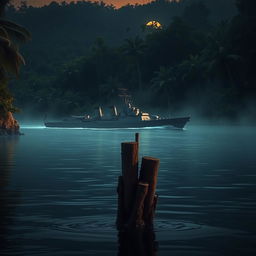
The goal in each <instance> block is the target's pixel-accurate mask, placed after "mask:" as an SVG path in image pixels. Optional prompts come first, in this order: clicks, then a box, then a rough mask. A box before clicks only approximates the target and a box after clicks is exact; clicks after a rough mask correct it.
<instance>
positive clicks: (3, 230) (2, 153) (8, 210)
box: [0, 137, 20, 255]
mask: <svg viewBox="0 0 256 256" xmlns="http://www.w3.org/2000/svg"><path fill="white" fill-rule="evenodd" d="M17 140H18V138H17V137H15V138H11V137H7V138H6V137H4V138H0V255H3V254H4V252H5V251H6V250H8V248H11V247H12V248H13V246H14V244H13V241H12V242H10V241H9V239H8V234H9V228H10V226H11V225H12V224H13V216H14V210H15V207H16V205H17V204H18V201H19V197H20V194H19V192H17V191H13V190H10V189H9V183H10V176H11V170H12V166H13V165H14V162H13V161H14V160H13V154H14V150H15V144H16V143H17Z"/></svg>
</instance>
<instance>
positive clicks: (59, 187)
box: [0, 125, 256, 256]
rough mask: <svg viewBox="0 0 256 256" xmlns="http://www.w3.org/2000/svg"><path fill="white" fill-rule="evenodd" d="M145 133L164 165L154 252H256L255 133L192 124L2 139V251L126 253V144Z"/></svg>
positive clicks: (151, 152) (145, 145) (146, 151)
mask: <svg viewBox="0 0 256 256" xmlns="http://www.w3.org/2000/svg"><path fill="white" fill-rule="evenodd" d="M138 131H139V132H140V134H141V146H140V149H141V152H140V155H141V156H143V155H148V156H153V157H158V158H160V160H161V166H160V170H159V176H158V187H157V191H158V194H159V201H158V206H157V215H156V219H155V241H154V244H155V245H156V244H158V249H157V248H156V247H157V246H155V250H157V251H155V252H152V254H147V255H158V256H163V255H174V256H176V255H182V256H183V255H189V256H190V255H192V256H193V255H206V256H207V255H241V256H243V255H256V243H255V241H256V157H255V155H256V154H255V153H256V129H255V127H235V126H230V127H221V126H220V127H217V126H216V127H214V126H192V125H190V126H188V128H187V129H186V130H184V131H178V130H171V129H166V128H154V129H140V130H136V129H124V130H90V129H49V128H48V129H47V128H39V127H37V128H36V127H34V128H33V127H24V128H23V132H24V133H25V136H21V137H19V138H0V255H1V256H2V255H25V256H30V255H58V256H59V255H71V256H72V255H125V254H124V253H123V251H122V248H120V244H119V242H118V233H117V231H116V229H115V226H114V224H115V216H116V208H117V207H116V205H117V196H116V185H117V177H118V176H119V175H120V143H121V142H124V141H132V140H134V133H135V132H138ZM121 246H122V245H121Z"/></svg>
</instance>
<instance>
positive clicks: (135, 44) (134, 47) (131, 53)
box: [123, 36, 146, 91]
mask: <svg viewBox="0 0 256 256" xmlns="http://www.w3.org/2000/svg"><path fill="white" fill-rule="evenodd" d="M145 48H146V45H145V43H144V41H143V40H142V39H141V38H140V37H139V36H136V37H135V38H134V39H126V40H125V45H124V46H123V51H124V53H125V54H126V55H127V56H128V57H130V59H131V61H132V63H133V65H134V66H135V69H136V73H137V81H138V88H139V90H140V91H142V74H141V64H140V60H141V57H142V55H143V53H144V50H145Z"/></svg>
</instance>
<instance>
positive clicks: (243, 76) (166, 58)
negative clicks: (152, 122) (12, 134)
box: [8, 0, 256, 119]
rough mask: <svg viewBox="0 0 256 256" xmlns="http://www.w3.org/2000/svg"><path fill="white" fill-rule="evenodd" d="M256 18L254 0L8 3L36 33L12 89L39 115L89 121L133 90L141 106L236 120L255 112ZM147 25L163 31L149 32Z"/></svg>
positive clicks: (18, 101) (15, 16) (18, 100)
mask: <svg viewBox="0 0 256 256" xmlns="http://www.w3.org/2000/svg"><path fill="white" fill-rule="evenodd" d="M255 13H256V5H255V0H227V1H222V0H218V1H217V0H215V1H212V0H205V1H199V0H182V1H179V2H178V1H171V2H170V1H165V0H157V1H154V2H152V3H149V4H145V5H135V6H132V5H127V6H124V7H122V8H120V9H115V8H114V7H113V6H109V5H105V4H104V3H102V2H101V3H92V2H82V1H80V2H77V3H70V4H66V3H65V2H63V3H62V4H57V3H51V4H50V5H49V6H45V7H42V8H34V7H29V6H26V5H25V4H23V5H22V6H20V8H19V9H15V8H14V7H13V6H9V9H8V17H10V18H11V19H12V20H14V21H17V22H18V23H20V24H22V25H24V26H25V27H27V28H28V29H29V30H30V31H31V32H32V34H33V40H32V41H31V42H30V43H29V44H27V45H25V46H24V47H23V48H22V50H23V52H24V55H25V57H26V59H27V60H28V63H27V67H26V68H25V69H23V71H22V73H21V79H20V80H19V81H15V82H13V83H12V86H11V90H12V93H13V95H14V96H15V98H16V104H17V105H18V106H19V107H20V108H23V109H24V111H26V110H27V109H31V108H32V109H33V111H34V112H35V113H45V112H52V113H54V114H57V115H64V114H65V115H66V114H70V113H76V114H80V113H81V114H82V113H85V111H88V110H91V109H93V108H94V107H95V106H97V105H99V104H101V105H102V104H103V105H104V104H105V105H106V106H107V105H108V104H110V103H112V102H114V101H115V100H116V97H117V90H118V88H120V87H121V88H122V87H125V88H128V89H129V90H130V91H131V92H132V94H134V95H136V97H137V99H138V102H139V103H140V105H141V106H142V107H143V106H144V107H150V106H152V107H154V108H162V109H165V110H166V109H168V110H170V111H172V112H177V111H180V110H182V109H184V108H185V107H187V108H193V109H196V110H197V112H199V113H200V114H201V115H202V116H206V117H212V118H216V117H228V118H232V119H235V118H236V117H237V116H238V115H239V113H241V112H242V111H243V110H248V109H254V108H255V96H256V87H255V85H256V76H255V66H256V65H255V60H256V56H255V54H256V49H255V45H256V15H255ZM149 20H157V21H159V22H160V23H161V24H162V28H161V29H154V28H150V27H145V26H144V24H146V22H147V21H149ZM146 96H147V97H146Z"/></svg>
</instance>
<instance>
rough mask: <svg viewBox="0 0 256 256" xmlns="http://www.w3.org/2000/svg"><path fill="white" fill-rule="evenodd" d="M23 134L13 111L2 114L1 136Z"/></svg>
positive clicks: (0, 117)
mask: <svg viewBox="0 0 256 256" xmlns="http://www.w3.org/2000/svg"><path fill="white" fill-rule="evenodd" d="M10 135H22V133H21V132H20V126H19V123H18V121H17V120H16V119H14V117H13V115H12V113H11V112H7V113H5V114H0V136H10Z"/></svg>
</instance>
